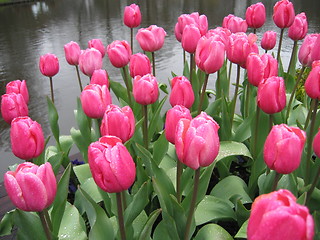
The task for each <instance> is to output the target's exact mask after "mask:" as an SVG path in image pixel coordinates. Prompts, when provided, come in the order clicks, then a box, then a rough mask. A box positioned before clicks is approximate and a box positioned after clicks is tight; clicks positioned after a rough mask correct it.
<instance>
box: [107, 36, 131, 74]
mask: <svg viewBox="0 0 320 240" xmlns="http://www.w3.org/2000/svg"><path fill="white" fill-rule="evenodd" d="M107 53H108V56H109V59H110V62H111V64H112V65H113V66H114V67H116V68H123V67H124V66H126V65H127V64H128V63H129V61H130V57H131V54H132V52H131V47H130V45H129V44H128V42H127V41H124V40H123V41H119V40H116V41H113V42H112V43H111V44H109V45H108V47H107Z"/></svg>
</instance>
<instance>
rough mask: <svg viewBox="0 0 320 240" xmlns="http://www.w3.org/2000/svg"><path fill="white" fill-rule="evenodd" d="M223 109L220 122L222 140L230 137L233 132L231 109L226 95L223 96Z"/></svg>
mask: <svg viewBox="0 0 320 240" xmlns="http://www.w3.org/2000/svg"><path fill="white" fill-rule="evenodd" d="M221 105H222V111H221V122H220V123H219V125H220V129H219V133H220V140H222V141H224V140H227V139H230V137H231V133H232V125H231V122H230V119H231V116H230V109H229V107H228V103H227V100H226V98H225V97H223V98H222V102H221Z"/></svg>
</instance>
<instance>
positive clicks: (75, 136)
mask: <svg viewBox="0 0 320 240" xmlns="http://www.w3.org/2000/svg"><path fill="white" fill-rule="evenodd" d="M70 133H71V137H72V140H73V141H74V143H75V144H76V145H77V147H78V149H79V151H80V152H81V154H82V157H83V159H84V161H85V162H86V163H87V162H88V146H89V143H88V142H87V141H85V140H84V138H83V137H82V134H81V132H80V130H77V129H75V128H73V127H72V128H71V129H70Z"/></svg>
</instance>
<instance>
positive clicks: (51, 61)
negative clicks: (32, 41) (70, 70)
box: [39, 53, 59, 77]
mask: <svg viewBox="0 0 320 240" xmlns="http://www.w3.org/2000/svg"><path fill="white" fill-rule="evenodd" d="M39 68H40V72H41V73H42V74H43V75H44V76H47V77H53V76H54V75H56V74H57V73H58V72H59V60H58V58H57V57H56V55H54V54H51V53H47V54H45V55H42V56H41V57H40V61H39Z"/></svg>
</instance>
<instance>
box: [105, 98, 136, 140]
mask: <svg viewBox="0 0 320 240" xmlns="http://www.w3.org/2000/svg"><path fill="white" fill-rule="evenodd" d="M134 129H135V119H134V115H133V112H132V110H131V108H130V107H129V106H125V107H123V108H120V107H118V106H117V105H113V104H110V105H108V106H107V109H106V111H105V113H104V115H103V119H102V122H101V126H100V132H101V135H102V136H105V135H112V136H116V137H118V138H120V139H121V140H122V142H126V141H128V140H129V139H130V138H131V137H132V136H133V134H134Z"/></svg>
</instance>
